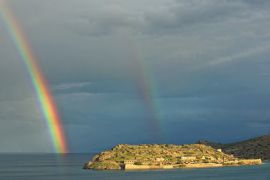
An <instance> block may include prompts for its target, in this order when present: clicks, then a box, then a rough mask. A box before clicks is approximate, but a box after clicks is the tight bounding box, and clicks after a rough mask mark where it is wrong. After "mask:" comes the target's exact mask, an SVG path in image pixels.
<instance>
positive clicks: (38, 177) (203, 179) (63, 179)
mask: <svg viewBox="0 0 270 180" xmlns="http://www.w3.org/2000/svg"><path fill="white" fill-rule="evenodd" d="M91 157H92V154H69V155H66V156H65V157H61V156H59V155H53V154H20V155H18V154H1V155H0V180H73V179H74V180H90V179H97V180H118V179H119V180H124V179H128V180H135V179H139V180H149V179H155V180H161V179H162V180H169V179H175V180H176V179H177V180H254V179H256V180H270V164H269V163H266V164H263V165H261V166H246V167H226V168H213V169H212V168H210V169H178V170H158V171H130V172H125V171H92V170H83V169H82V166H83V164H84V163H85V162H86V161H88V160H89V159H90V158H91Z"/></svg>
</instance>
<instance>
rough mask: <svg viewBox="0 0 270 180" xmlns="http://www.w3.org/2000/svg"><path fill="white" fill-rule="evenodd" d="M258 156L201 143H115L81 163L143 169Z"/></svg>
mask: <svg viewBox="0 0 270 180" xmlns="http://www.w3.org/2000/svg"><path fill="white" fill-rule="evenodd" d="M261 163H262V160H261V159H241V158H237V157H235V156H234V155H232V154H226V153H224V152H223V151H222V149H215V148H213V147H211V146H208V145H205V144H187V145H173V144H141V145H128V144H119V145H117V146H115V147H114V148H112V149H111V150H107V151H104V152H101V153H100V154H97V155H95V156H94V157H93V159H92V160H91V161H89V162H88V163H86V164H85V165H84V168H85V169H95V170H147V169H174V168H210V167H225V166H241V165H259V164H261Z"/></svg>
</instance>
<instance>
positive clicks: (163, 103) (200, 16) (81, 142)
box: [0, 0, 270, 152]
mask: <svg viewBox="0 0 270 180" xmlns="http://www.w3.org/2000/svg"><path fill="white" fill-rule="evenodd" d="M8 2H10V5H11V9H12V10H13V12H14V13H15V14H16V17H17V19H18V21H19V22H20V24H21V25H22V28H23V29H24V31H25V32H26V34H27V36H28V39H29V42H31V45H32V51H33V52H34V53H35V54H36V55H37V57H38V59H39V62H40V66H41V68H42V70H43V72H44V75H45V76H46V77H47V78H48V82H49V84H50V86H51V90H52V92H53V94H54V95H55V98H56V101H57V104H58V106H59V111H60V114H61V116H62V118H63V122H64V127H65V129H66V132H67V135H68V140H69V143H70V145H71V150H72V151H74V152H75V151H76V152H82V151H96V150H101V149H103V148H105V147H110V146H112V145H115V144H117V143H153V139H152V137H151V127H149V124H148V122H149V120H148V117H149V112H147V108H146V106H145V99H144V96H145V94H143V91H142V89H144V88H152V89H150V90H152V91H151V92H152V93H153V94H152V95H153V103H155V104H153V105H155V107H156V109H155V110H156V112H157V115H158V117H159V119H158V120H159V122H158V123H159V124H160V126H161V133H160V134H161V138H160V142H163V143H183V142H185V143H192V142H193V141H196V140H198V139H201V138H208V139H211V140H215V141H219V140H220V141H226V142H228V141H233V140H240V139H244V138H246V137H250V136H253V135H254V136H255V135H259V134H265V133H267V132H269V129H267V128H268V127H269V121H268V120H269V118H270V117H269V113H267V111H268V110H269V106H270V104H269V102H270V101H269V100H270V99H269V97H270V96H269V92H270V85H269V80H270V76H269V72H270V64H269V58H268V57H269V55H270V54H269V48H270V33H269V28H270V21H269V20H270V15H269V8H270V4H269V2H268V1H249V0H239V1H232V0H221V1H215V0H203V1H198V0H182V1H174V0H166V1H164V0H148V1H143V0H138V1H132V0H130V1H127V0H115V1H108V0H91V1H88V0H76V1H75V0H70V1H66V0H59V1H52V0H48V1H47V0H46V1H43V0H24V1H21V0H10V1H8ZM0 25H1V26H0V42H1V43H0V82H1V86H0V132H1V136H0V145H1V147H5V148H1V149H0V151H42V150H45V151H52V150H53V149H52V147H51V146H50V145H46V144H50V140H49V136H48V131H47V128H46V125H45V121H44V120H43V118H42V115H41V114H40V113H41V112H40V109H39V107H38V104H37V102H36V101H35V99H36V95H35V92H34V91H33V87H32V85H31V80H30V79H29V77H28V74H27V71H26V69H25V66H24V65H23V63H22V61H21V59H20V57H19V55H18V53H17V50H16V48H15V47H14V45H13V42H12V41H11V39H10V37H9V35H8V33H7V32H6V31H5V29H4V28H3V22H2V21H1V20H0ZM142 74H143V75H142ZM144 81H145V82H144ZM143 86H145V87H143ZM147 86H148V87H147ZM28 126H29V127H28ZM15 129H16V131H15ZM17 129H19V130H17ZM191 131H192V132H194V134H193V135H189V136H187V135H186V134H187V133H189V132H191ZM10 132H14V133H10ZM38 132H40V133H38ZM31 134H32V136H31ZM123 134H125V136H123ZM134 134H137V136H136V137H134ZM7 136H8V140H11V141H12V142H14V143H9V142H8V140H7V138H6V137H7ZM1 137H2V138H1ZM175 137H177V138H175ZM26 141H28V142H34V143H33V144H35V145H30V144H29V143H25V142H26ZM40 141H44V142H46V143H45V145H44V143H42V142H40ZM44 146H45V147H44Z"/></svg>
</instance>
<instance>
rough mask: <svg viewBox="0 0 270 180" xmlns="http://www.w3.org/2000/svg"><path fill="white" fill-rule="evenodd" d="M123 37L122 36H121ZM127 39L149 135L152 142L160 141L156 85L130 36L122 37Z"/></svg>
mask: <svg viewBox="0 0 270 180" xmlns="http://www.w3.org/2000/svg"><path fill="white" fill-rule="evenodd" d="M123 37H124V36H123ZM124 38H126V40H127V47H128V48H130V51H131V52H130V54H131V59H132V61H133V63H134V64H133V65H134V66H133V67H134V69H136V77H137V86H138V88H139V91H140V95H141V97H142V100H143V103H144V106H145V109H146V111H147V114H148V116H147V117H146V118H147V122H148V127H149V130H150V132H149V133H150V135H151V137H152V140H153V142H154V143H160V142H161V141H162V128H161V127H162V126H161V123H162V114H161V111H160V108H159V102H158V100H157V97H158V96H157V89H158V88H157V86H156V84H155V80H154V78H153V77H152V76H151V74H152V73H151V72H150V68H149V67H148V66H147V64H146V63H145V62H144V61H143V58H142V56H141V50H140V48H139V46H138V45H137V43H136V41H135V40H134V39H133V38H132V36H127V37H124Z"/></svg>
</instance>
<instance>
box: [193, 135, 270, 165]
mask: <svg viewBox="0 0 270 180" xmlns="http://www.w3.org/2000/svg"><path fill="white" fill-rule="evenodd" d="M198 144H204V145H208V146H211V147H213V148H215V149H222V150H223V151H224V152H225V153H227V154H233V155H234V156H235V157H238V158H245V159H254V158H255V159H256V158H260V159H262V160H264V161H266V160H270V135H265V136H260V137H256V138H252V139H249V140H245V141H241V142H236V143H230V144H221V143H214V142H209V141H206V140H200V141H198Z"/></svg>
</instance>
